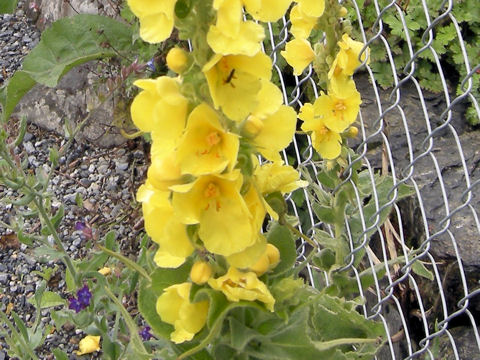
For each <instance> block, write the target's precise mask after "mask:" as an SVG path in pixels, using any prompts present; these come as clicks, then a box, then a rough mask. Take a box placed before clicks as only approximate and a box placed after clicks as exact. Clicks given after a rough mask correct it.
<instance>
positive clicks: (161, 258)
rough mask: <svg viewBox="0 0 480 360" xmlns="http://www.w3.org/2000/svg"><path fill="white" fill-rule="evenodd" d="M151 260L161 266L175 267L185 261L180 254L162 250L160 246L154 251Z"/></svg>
mask: <svg viewBox="0 0 480 360" xmlns="http://www.w3.org/2000/svg"><path fill="white" fill-rule="evenodd" d="M153 262H154V263H155V264H157V266H158V267H161V268H173V269H176V268H177V267H179V266H180V265H182V264H183V263H184V262H185V258H184V257H181V256H174V255H171V254H170V253H168V252H166V251H163V250H162V248H161V247H159V248H158V250H157V251H156V252H155V256H154V257H153Z"/></svg>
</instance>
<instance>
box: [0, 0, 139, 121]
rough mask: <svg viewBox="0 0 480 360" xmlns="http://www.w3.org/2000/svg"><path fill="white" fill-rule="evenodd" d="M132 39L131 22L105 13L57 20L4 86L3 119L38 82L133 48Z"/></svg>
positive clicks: (55, 81)
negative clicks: (124, 21)
mask: <svg viewBox="0 0 480 360" xmlns="http://www.w3.org/2000/svg"><path fill="white" fill-rule="evenodd" d="M2 1H3V0H2ZM131 39H132V30H131V28H130V27H129V26H128V25H125V24H123V23H121V22H119V21H116V20H114V19H111V18H108V17H105V16H100V15H90V14H79V15H76V16H73V17H69V18H63V19H60V20H57V21H56V22H54V23H53V24H52V26H51V28H49V29H47V30H45V31H44V32H43V34H42V37H41V39H40V42H39V43H38V45H37V46H36V47H35V48H34V49H33V50H32V51H31V52H30V53H29V54H28V55H27V56H26V57H25V59H24V61H23V69H22V71H18V72H16V73H15V75H14V76H13V77H12V78H11V79H10V81H9V82H8V83H7V84H6V85H5V86H3V87H2V88H1V89H0V103H1V105H2V108H3V113H2V117H3V120H4V121H6V120H7V119H8V118H9V116H10V114H11V113H12V112H13V110H14V109H15V106H16V105H17V103H18V102H19V101H20V99H21V98H22V96H23V95H25V94H26V93H27V92H28V91H29V90H30V89H31V88H32V87H33V86H34V85H35V84H36V83H40V84H43V85H46V86H49V87H54V86H56V85H57V84H58V81H59V80H60V78H61V77H62V76H63V75H65V74H66V73H67V72H68V71H69V70H70V69H72V68H73V67H75V66H77V65H80V64H83V63H85V62H87V61H90V60H94V59H99V58H107V57H112V56H116V55H117V54H118V52H119V51H123V50H126V49H129V48H130V46H131Z"/></svg>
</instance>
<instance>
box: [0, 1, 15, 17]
mask: <svg viewBox="0 0 480 360" xmlns="http://www.w3.org/2000/svg"><path fill="white" fill-rule="evenodd" d="M17 1H18V0H0V14H12V13H13V12H14V11H15V9H16V8H17Z"/></svg>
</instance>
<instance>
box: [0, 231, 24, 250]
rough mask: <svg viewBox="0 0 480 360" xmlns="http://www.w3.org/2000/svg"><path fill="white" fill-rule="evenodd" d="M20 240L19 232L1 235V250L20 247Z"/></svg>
mask: <svg viewBox="0 0 480 360" xmlns="http://www.w3.org/2000/svg"><path fill="white" fill-rule="evenodd" d="M19 248H20V241H18V237H17V234H15V233H13V232H12V233H10V234H6V235H2V236H0V249H1V250H10V249H19Z"/></svg>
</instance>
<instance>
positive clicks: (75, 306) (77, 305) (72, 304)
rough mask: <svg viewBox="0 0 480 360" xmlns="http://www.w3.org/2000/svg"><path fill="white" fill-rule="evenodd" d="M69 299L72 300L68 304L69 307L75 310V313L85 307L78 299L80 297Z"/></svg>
mask: <svg viewBox="0 0 480 360" xmlns="http://www.w3.org/2000/svg"><path fill="white" fill-rule="evenodd" d="M68 301H69V302H70V304H68V308H69V309H71V310H75V313H78V312H80V311H81V310H83V309H84V307H83V306H82V304H80V301H78V299H76V298H74V297H71V298H70V299H68Z"/></svg>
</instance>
